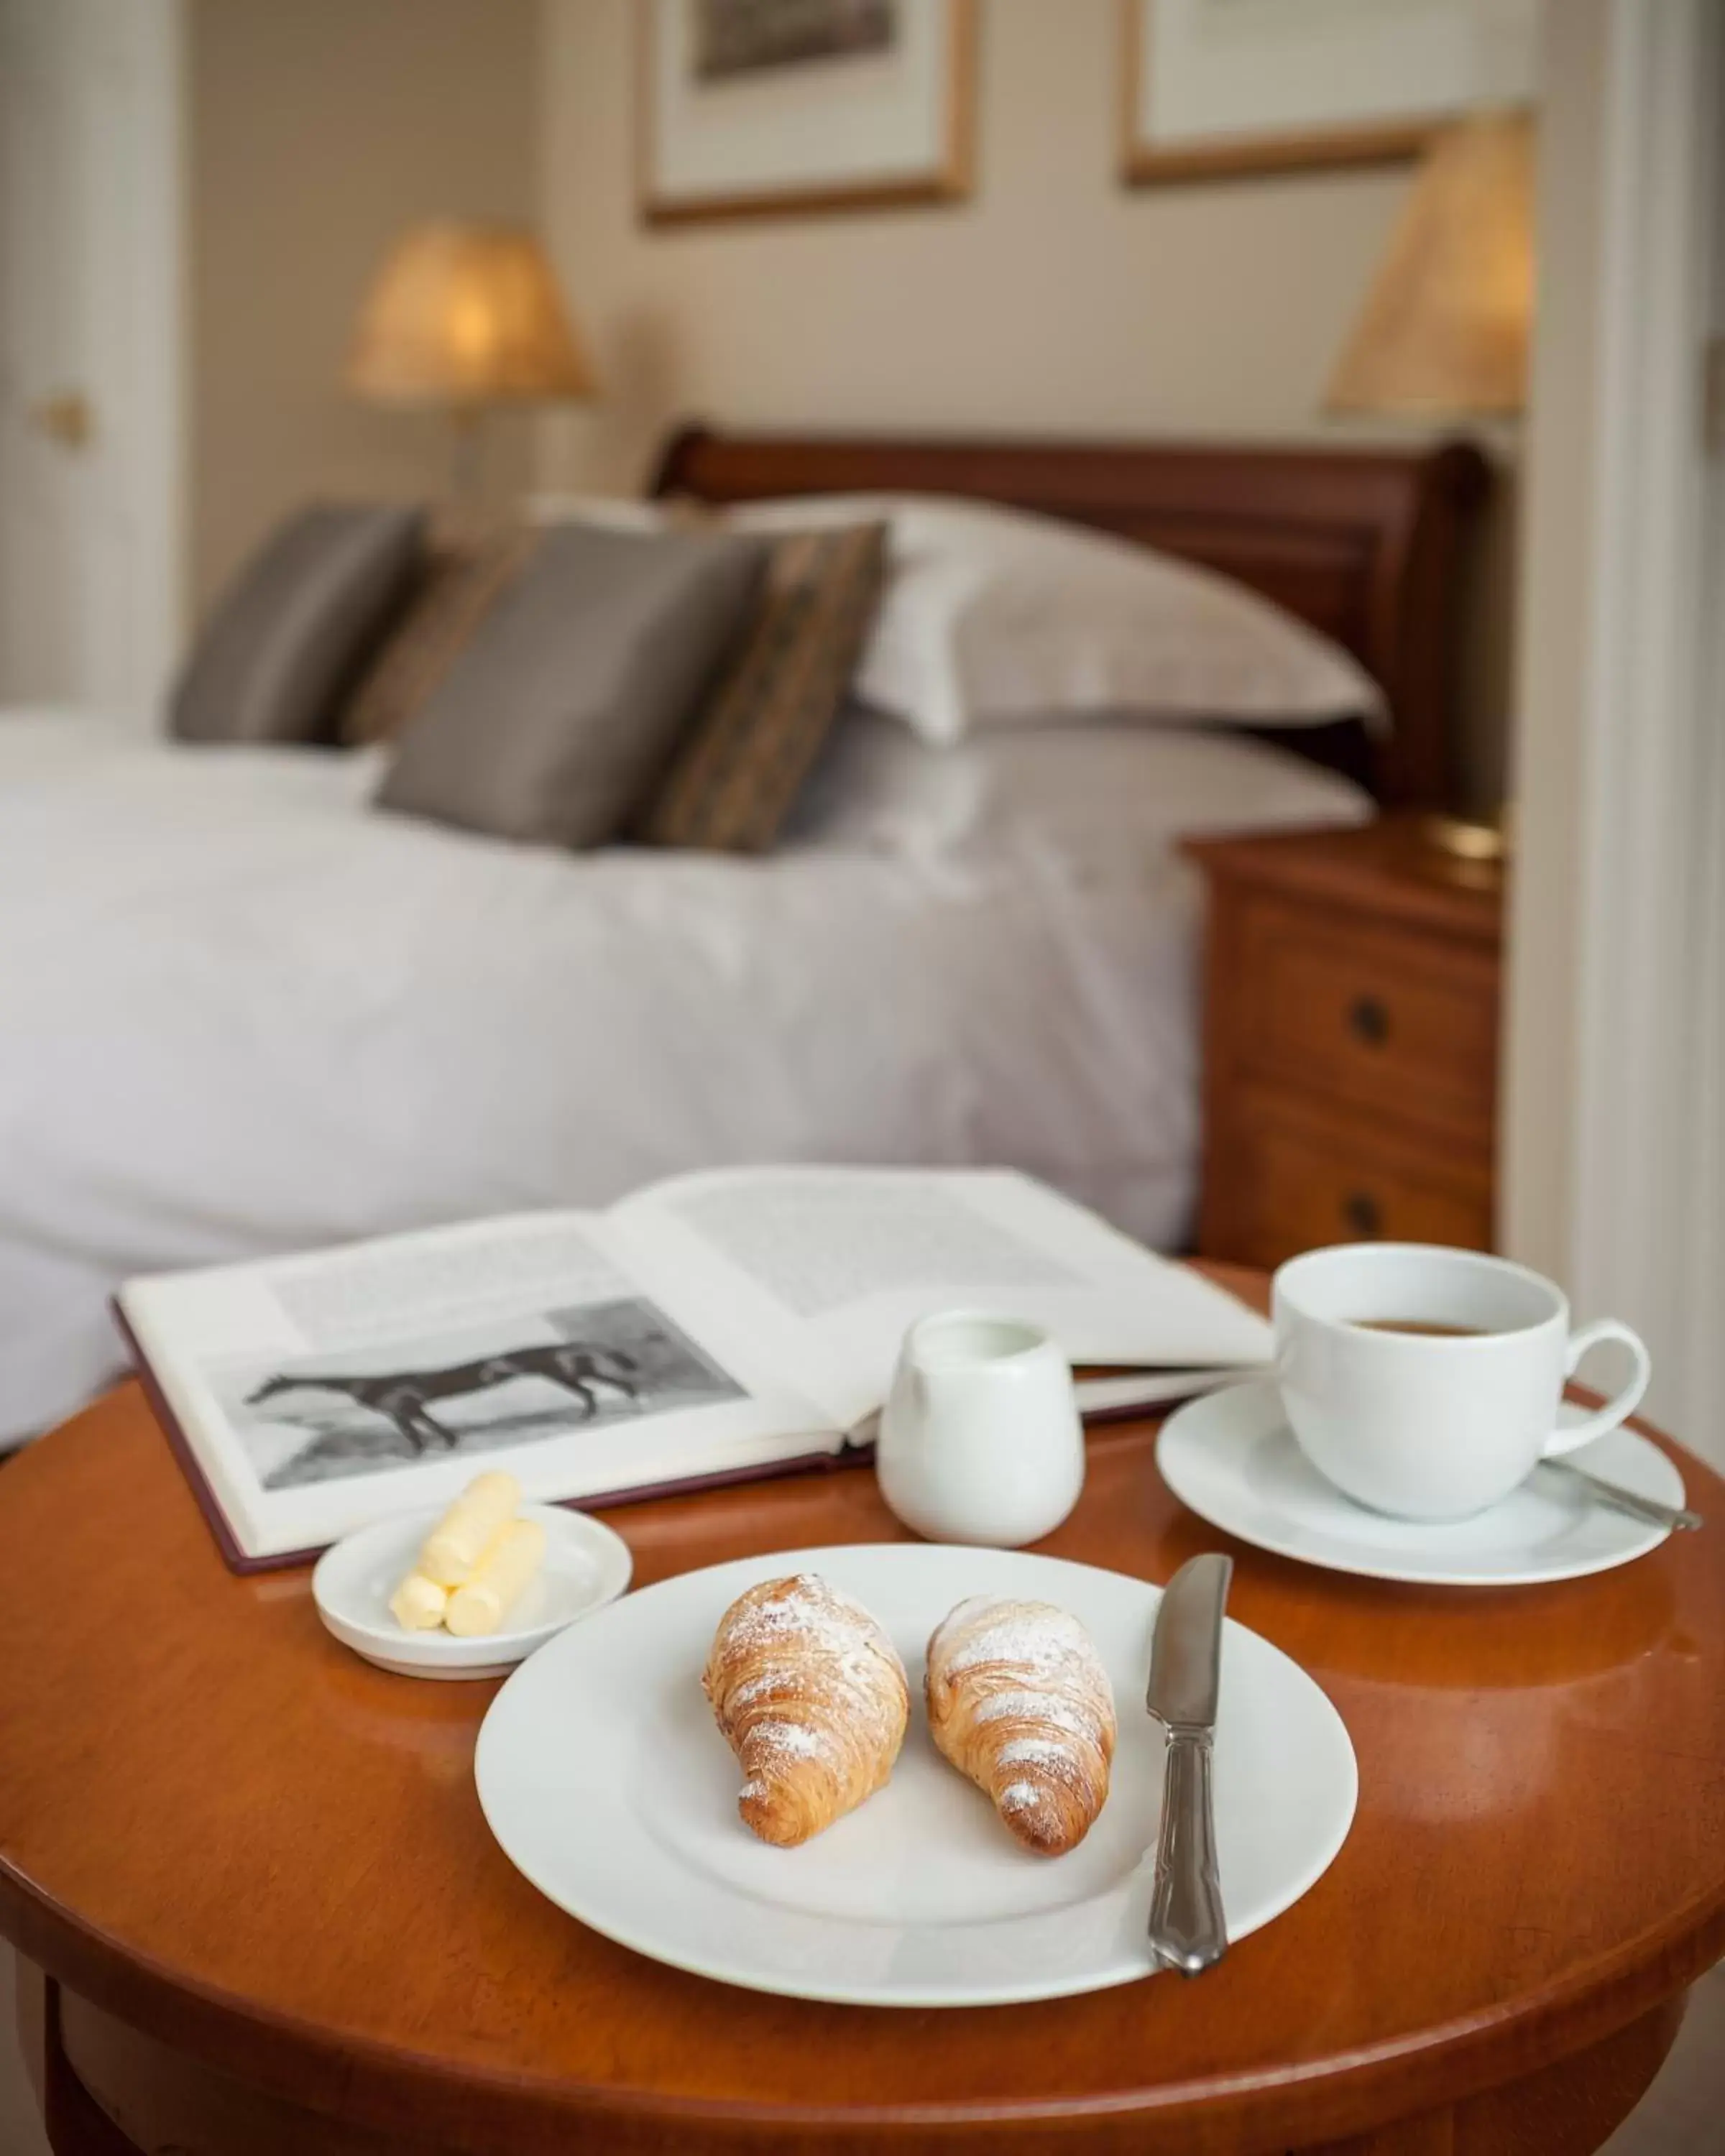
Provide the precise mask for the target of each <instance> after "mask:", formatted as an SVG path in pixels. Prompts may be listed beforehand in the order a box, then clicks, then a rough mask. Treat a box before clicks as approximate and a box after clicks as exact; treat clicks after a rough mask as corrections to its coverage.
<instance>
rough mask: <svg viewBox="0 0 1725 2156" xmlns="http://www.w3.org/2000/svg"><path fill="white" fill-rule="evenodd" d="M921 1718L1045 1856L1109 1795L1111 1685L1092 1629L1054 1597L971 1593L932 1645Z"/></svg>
mask: <svg viewBox="0 0 1725 2156" xmlns="http://www.w3.org/2000/svg"><path fill="white" fill-rule="evenodd" d="M927 1695H928V1726H929V1728H930V1730H931V1732H932V1733H933V1737H934V1741H935V1743H937V1745H938V1746H939V1747H940V1748H941V1750H942V1752H943V1753H945V1754H946V1756H947V1758H948V1759H950V1760H951V1761H952V1764H953V1765H954V1766H955V1767H956V1768H957V1769H958V1771H959V1773H960V1774H968V1776H969V1777H970V1779H971V1780H972V1781H973V1782H974V1783H975V1784H977V1786H978V1789H983V1790H985V1791H986V1792H987V1794H988V1796H989V1797H990V1798H991V1799H993V1805H994V1809H995V1810H996V1811H998V1812H999V1815H1000V1816H1001V1818H1002V1819H1003V1820H1005V1822H1006V1824H1007V1825H1008V1826H1009V1827H1010V1828H1011V1829H1012V1831H1013V1832H1014V1834H1015V1835H1017V1836H1018V1838H1019V1840H1020V1841H1021V1842H1023V1843H1024V1846H1025V1848H1026V1849H1032V1850H1034V1851H1036V1853H1037V1854H1038V1855H1039V1856H1064V1855H1065V1852H1066V1851H1068V1850H1069V1849H1076V1847H1077V1846H1078V1845H1079V1843H1080V1842H1081V1841H1082V1840H1083V1839H1084V1837H1085V1835H1086V1834H1088V1833H1089V1831H1090V1830H1091V1824H1092V1822H1093V1821H1094V1820H1095V1819H1096V1815H1097V1813H1098V1812H1100V1811H1101V1809H1102V1806H1103V1805H1104V1804H1106V1802H1107V1800H1108V1768H1109V1764H1110V1762H1111V1760H1112V1759H1113V1757H1114V1739H1115V1735H1116V1724H1115V1719H1114V1693H1113V1690H1112V1687H1111V1686H1110V1684H1109V1682H1108V1673H1107V1671H1106V1670H1105V1669H1104V1668H1103V1667H1102V1664H1101V1658H1100V1657H1099V1656H1098V1655H1097V1653H1096V1648H1095V1646H1094V1645H1092V1644H1091V1637H1090V1635H1089V1633H1087V1632H1086V1630H1085V1629H1084V1627H1083V1626H1082V1625H1081V1624H1080V1623H1079V1621H1078V1620H1077V1619H1076V1617H1074V1616H1071V1615H1070V1614H1068V1613H1067V1612H1066V1611H1065V1610H1064V1609H1057V1608H1056V1607H1055V1604H1053V1603H1051V1602H1013V1601H1006V1600H999V1599H994V1598H993V1597H991V1596H987V1595H977V1596H974V1597H973V1598H972V1599H971V1600H969V1601H968V1602H961V1603H960V1604H958V1606H957V1609H954V1610H952V1612H951V1613H950V1614H948V1615H947V1616H946V1617H945V1618H943V1619H942V1621H941V1623H940V1624H939V1625H937V1626H936V1628H935V1631H934V1636H933V1637H932V1639H931V1640H929V1643H928V1678H927Z"/></svg>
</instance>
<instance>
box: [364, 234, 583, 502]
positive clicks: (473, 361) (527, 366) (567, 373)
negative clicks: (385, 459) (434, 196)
mask: <svg viewBox="0 0 1725 2156" xmlns="http://www.w3.org/2000/svg"><path fill="white" fill-rule="evenodd" d="M347 384H348V387H349V388H351V389H352V390H353V391H354V392H355V393H356V394H357V395H358V396H361V397H364V398H368V399H370V400H371V401H372V402H373V403H382V404H398V405H427V404H429V405H442V406H444V407H446V408H448V410H449V413H450V415H451V418H452V419H453V421H454V437H455V439H454V458H453V469H452V479H453V482H454V493H455V495H456V496H457V498H458V499H459V500H471V499H472V497H473V495H474V493H475V490H476V485H477V480H478V471H477V461H478V451H479V423H480V418H482V416H483V415H484V413H485V412H487V411H488V410H489V409H490V408H493V407H495V406H496V405H499V404H517V403H555V402H562V401H564V400H574V399H577V398H585V397H591V396H593V394H594V393H596V390H597V387H598V384H597V382H596V380H595V378H594V375H593V368H592V366H591V365H590V363H589V362H588V357H587V354H586V352H584V351H583V348H582V345H581V342H580V340H579V338H578V336H577V334H576V331H575V330H574V327H573V326H572V324H571V322H570V320H569V317H568V315H567V312H566V311H565V310H564V307H563V304H562V299H561V298H560V297H559V295H558V292H557V280H556V278H555V276H554V275H552V267H551V264H550V263H549V262H547V259H546V258H545V251H544V249H543V248H542V247H541V245H540V244H539V242H538V241H537V240H536V239H535V238H534V237H533V235H532V234H531V233H529V232H526V231H523V230H521V228H518V227H516V226H511V225H500V224H476V223H430V224H422V225H416V226H414V227H413V229H412V230H411V231H409V232H408V234H406V236H405V237H404V238H403V239H401V240H400V241H398V243H397V244H396V245H395V246H394V247H393V249H391V250H390V253H389V254H388V257H387V258H386V259H385V261H384V263H383V265H382V269H379V270H378V272H377V276H376V277H375V278H374V279H373V280H372V286H371V290H369V291H368V292H367V295H366V300H365V305H364V306H363V307H362V309H361V311H360V317H359V326H358V329H357V332H356V334H355V337H354V343H353V350H352V355H351V357H350V358H349V360H348V363H347Z"/></svg>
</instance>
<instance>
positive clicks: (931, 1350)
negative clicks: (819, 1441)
mask: <svg viewBox="0 0 1725 2156" xmlns="http://www.w3.org/2000/svg"><path fill="white" fill-rule="evenodd" d="M875 1471H876V1473H877V1474H878V1475H879V1476H880V1492H881V1495H882V1496H884V1497H885V1498H886V1501H887V1503H888V1504H889V1505H890V1506H891V1507H892V1509H893V1511H894V1512H896V1514H897V1515H898V1517H899V1518H900V1519H901V1520H902V1521H903V1522H904V1523H905V1525H906V1527H914V1528H915V1529H916V1532H917V1533H918V1534H919V1535H927V1536H928V1537H930V1539H931V1540H932V1541H935V1542H953V1543H993V1544H995V1545H997V1546H998V1547H999V1548H1004V1549H1016V1548H1018V1547H1019V1544H1020V1543H1034V1542H1036V1541H1038V1540H1040V1537H1042V1536H1044V1535H1045V1534H1050V1533H1051V1532H1053V1530H1054V1529H1055V1527H1059V1525H1060V1522H1061V1521H1062V1520H1064V1519H1065V1517H1066V1515H1067V1513H1068V1512H1070V1511H1071V1509H1072V1507H1074V1506H1075V1505H1076V1503H1077V1501H1078V1493H1079V1491H1081V1489H1082V1488H1083V1487H1084V1428H1083V1424H1081V1421H1080V1420H1079V1416H1078V1403H1077V1399H1076V1395H1075V1394H1074V1393H1073V1390H1072V1368H1071V1365H1070V1363H1068V1362H1067V1360H1066V1358H1065V1354H1064V1353H1062V1352H1061V1349H1060V1346H1059V1345H1058V1343H1057V1342H1055V1341H1054V1340H1051V1339H1050V1337H1049V1336H1048V1334H1047V1333H1045V1332H1042V1331H1041V1330H1040V1328H1039V1327H1036V1326H1034V1325H1029V1324H1026V1323H1025V1322H1024V1320H1023V1319H1021V1318H1017V1317H994V1316H992V1315H991V1314H990V1313H988V1312H986V1311H977V1310H949V1311H942V1312H939V1313H938V1314H937V1316H935V1317H925V1318H923V1319H922V1320H921V1321H920V1322H918V1323H916V1324H915V1325H913V1326H912V1327H911V1329H910V1331H909V1332H906V1335H905V1342H904V1346H903V1347H902V1348H901V1350H900V1352H899V1360H898V1368H897V1370H896V1373H895V1374H894V1377H893V1380H892V1389H891V1392H890V1393H889V1394H887V1398H886V1407H885V1408H884V1409H882V1411H881V1415H880V1437H879V1440H878V1442H877V1444H876V1445H875Z"/></svg>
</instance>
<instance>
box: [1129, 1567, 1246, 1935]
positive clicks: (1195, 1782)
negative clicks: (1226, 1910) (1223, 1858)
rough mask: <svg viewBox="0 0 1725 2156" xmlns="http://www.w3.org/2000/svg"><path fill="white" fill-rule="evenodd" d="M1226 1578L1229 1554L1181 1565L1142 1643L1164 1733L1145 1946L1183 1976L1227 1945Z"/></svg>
mask: <svg viewBox="0 0 1725 2156" xmlns="http://www.w3.org/2000/svg"><path fill="white" fill-rule="evenodd" d="M1233 1576H1234V1560H1233V1558H1231V1557H1222V1556H1220V1555H1219V1554H1215V1553H1212V1554H1210V1555H1208V1556H1205V1557H1195V1558H1192V1559H1190V1561H1189V1563H1185V1564H1183V1565H1182V1566H1181V1567H1180V1569H1179V1570H1178V1572H1177V1573H1175V1574H1174V1576H1173V1578H1172V1579H1171V1580H1170V1581H1169V1582H1168V1585H1167V1587H1166V1588H1165V1589H1163V1596H1162V1605H1161V1607H1160V1608H1159V1609H1158V1611H1157V1613H1156V1631H1155V1635H1154V1637H1153V1639H1152V1640H1151V1643H1150V1691H1149V1696H1148V1698H1147V1701H1146V1704H1147V1707H1149V1709H1150V1712H1151V1713H1152V1714H1153V1716H1154V1717H1156V1719H1157V1720H1158V1722H1161V1724H1162V1725H1163V1728H1164V1729H1165V1730H1166V1731H1167V1732H1168V1754H1167V1758H1166V1760H1165V1761H1164V1763H1163V1781H1162V1827H1161V1830H1160V1832H1159V1833H1158V1836H1157V1840H1156V1882H1155V1886H1154V1887H1153V1890H1152V1892H1151V1897H1150V1951H1151V1953H1152V1954H1153V1956H1154V1958H1156V1960H1157V1961H1158V1963H1161V1965H1162V1966H1163V1968H1164V1969H1178V1970H1180V1971H1181V1972H1182V1974H1184V1975H1186V1976H1196V1975H1197V1974H1199V1970H1200V1969H1208V1968H1209V1966H1210V1964H1211V1963H1213V1962H1218V1961H1220V1959H1221V1958H1222V1957H1223V1955H1224V1953H1227V1951H1228V1925H1227V1920H1226V1918H1225V1917H1224V1916H1223V1913H1222V1882H1221V1879H1220V1876H1219V1873H1218V1871H1217V1868H1216V1822H1215V1817H1214V1809H1213V1807H1212V1804H1211V1799H1210V1741H1211V1739H1212V1738H1214V1735H1215V1733H1216V1702H1217V1695H1218V1692H1219V1688H1220V1684H1221V1676H1222V1612H1223V1610H1224V1608H1225V1607H1226V1605H1227V1601H1228V1583H1229V1581H1230V1579H1231V1578H1233Z"/></svg>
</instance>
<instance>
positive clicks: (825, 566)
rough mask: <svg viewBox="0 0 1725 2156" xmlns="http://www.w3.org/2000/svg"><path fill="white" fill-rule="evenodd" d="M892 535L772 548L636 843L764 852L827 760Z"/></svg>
mask: <svg viewBox="0 0 1725 2156" xmlns="http://www.w3.org/2000/svg"><path fill="white" fill-rule="evenodd" d="M885 559H886V526H885V525H884V524H859V525H854V526H848V527H845V528H841V529H839V530H834V531H793V532H788V533H786V534H785V535H784V536H783V537H781V538H779V539H778V540H777V541H776V542H775V543H774V546H773V557H772V560H771V561H770V562H769V563H768V569H767V574H766V577H765V578H764V580H763V582H762V589H761V597H760V599H759V601H758V603H757V608H756V610H755V613H754V615H753V617H752V619H751V621H750V624H749V626H748V628H747V630H746V631H745V632H744V634H743V637H742V643H741V644H740V645H739V647H738V649H737V650H736V651H735V652H734V653H733V654H732V657H731V658H730V659H729V660H727V661H726V665H725V666H724V668H723V670H721V674H720V675H719V678H718V680H717V682H716V685H715V686H714V688H713V690H711V694H710V695H709V696H708V698H707V700H706V704H705V706H704V707H703V709H702V711H701V714H700V716H698V717H697V718H696V721H695V722H694V724H693V725H692V726H691V728H690V730H689V731H688V732H687V733H686V734H685V736H684V737H683V740H682V742H681V743H680V746H679V747H678V750H677V753H676V756H675V759H674V760H673V762H672V764H671V767H670V770H669V771H668V772H667V773H666V775H665V778H664V779H663V780H662V781H661V782H660V785H659V787H658V788H657V790H656V791H655V793H654V795H653V797H652V798H651V800H650V801H649V803H648V806H647V808H646V811H645V813H644V815H643V816H642V818H641V819H640V821H639V824H638V826H637V828H636V830H635V833H634V835H635V836H636V837H637V838H639V839H641V840H642V841H643V842H644V843H645V844H648V845H653V846H680V847H688V848H700V849H704V850H707V851H709V852H721V853H742V854H748V853H763V852H765V851H766V850H767V849H768V847H770V846H771V845H772V844H773V841H774V839H776V838H777V837H778V831H779V827H780V825H781V824H783V821H784V819H785V818H786V816H787V815H788V814H789V813H790V810H791V808H792V805H793V803H794V802H795V800H796V798H797V795H798V791H799V790H800V789H801V787H802V784H803V780H804V779H805V778H807V777H808V775H809V769H810V767H811V766H812V765H813V764H814V760H815V757H817V756H818V755H819V752H820V750H821V747H822V746H823V744H824V742H825V740H826V737H827V735H828V733H829V731H831V728H832V724H833V721H834V718H835V717H836V716H837V715H838V711H839V705H840V703H841V701H842V700H843V698H844V695H845V689H846V687H847V686H848V685H849V683H850V676H851V673H852V671H853V670H854V669H855V665H856V660H857V654H858V653H859V652H860V650H861V649H862V643H863V639H864V637H865V635H866V634H867V632H868V627H869V622H870V618H871V616H872V614H873V613H874V609H875V601H876V599H877V598H879V596H880V579H881V572H882V568H883V565H884V562H885Z"/></svg>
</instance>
